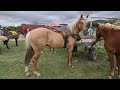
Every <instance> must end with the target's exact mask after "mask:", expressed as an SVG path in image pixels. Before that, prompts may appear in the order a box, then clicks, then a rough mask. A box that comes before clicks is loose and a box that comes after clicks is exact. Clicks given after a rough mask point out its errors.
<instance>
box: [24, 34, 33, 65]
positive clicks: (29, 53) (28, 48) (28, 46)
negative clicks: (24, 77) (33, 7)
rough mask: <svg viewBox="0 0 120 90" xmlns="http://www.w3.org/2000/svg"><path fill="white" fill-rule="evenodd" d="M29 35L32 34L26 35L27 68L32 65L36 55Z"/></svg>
mask: <svg viewBox="0 0 120 90" xmlns="http://www.w3.org/2000/svg"><path fill="white" fill-rule="evenodd" d="M29 34H30V33H29V32H28V33H27V35H26V41H25V42H26V48H25V49H26V53H25V65H27V66H28V64H29V63H30V61H31V58H32V56H33V55H34V50H33V48H32V46H31V44H30V41H29Z"/></svg>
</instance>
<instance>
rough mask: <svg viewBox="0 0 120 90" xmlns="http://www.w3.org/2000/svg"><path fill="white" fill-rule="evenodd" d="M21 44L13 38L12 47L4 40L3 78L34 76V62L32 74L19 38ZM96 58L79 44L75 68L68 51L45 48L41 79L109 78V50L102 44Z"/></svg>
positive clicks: (0, 69)
mask: <svg viewBox="0 0 120 90" xmlns="http://www.w3.org/2000/svg"><path fill="white" fill-rule="evenodd" d="M18 44H19V46H18V47H16V46H15V42H14V41H10V42H9V47H10V49H9V50H8V49H7V48H6V47H5V46H3V43H2V42H0V46H1V48H2V55H0V79H34V75H33V72H32V63H30V71H31V75H30V77H26V76H25V73H24V54H25V43H24V40H22V41H19V43H18ZM97 53H98V56H97V60H96V61H92V60H89V59H88V58H87V52H85V51H84V48H83V47H79V48H78V52H77V53H76V54H74V55H73V64H74V66H75V68H74V69H71V68H68V66H67V64H66V62H67V61H66V51H65V50H64V49H56V53H55V54H52V55H50V54H49V49H48V48H45V49H44V53H43V54H42V56H41V58H40V59H39V72H40V73H41V76H40V77H39V78H40V79H107V76H108V73H109V69H110V66H109V62H108V61H107V59H108V58H107V55H106V51H105V49H104V48H103V47H100V48H99V49H98V51H97ZM116 78H117V72H116V71H115V79H116Z"/></svg>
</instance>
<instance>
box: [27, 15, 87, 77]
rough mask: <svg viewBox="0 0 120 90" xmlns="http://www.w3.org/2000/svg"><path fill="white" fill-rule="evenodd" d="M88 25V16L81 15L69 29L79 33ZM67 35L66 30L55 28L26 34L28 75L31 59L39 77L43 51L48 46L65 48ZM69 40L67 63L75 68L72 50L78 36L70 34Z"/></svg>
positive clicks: (40, 29)
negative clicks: (39, 62)
mask: <svg viewBox="0 0 120 90" xmlns="http://www.w3.org/2000/svg"><path fill="white" fill-rule="evenodd" d="M87 17H88V16H87ZM86 26H87V22H86V18H84V17H83V15H81V16H80V17H79V18H77V19H76V20H75V21H73V22H72V23H71V24H70V25H68V29H69V30H70V31H71V33H73V34H78V33H79V32H80V31H81V30H86ZM65 35H66V33H65V32H62V31H58V30H54V29H53V30H52V29H50V28H37V29H34V30H32V31H30V32H28V34H27V35H26V54H25V73H26V75H27V76H28V75H29V74H30V73H29V68H28V65H29V63H30V61H32V63H33V68H34V74H35V77H39V75H40V73H38V59H39V57H40V56H41V51H42V50H43V49H44V48H45V47H46V46H48V47H51V48H64V36H65ZM67 40H68V43H67V46H66V47H67V64H68V66H69V67H71V68H73V65H72V51H73V47H74V45H75V43H76V38H73V37H72V35H69V36H68V39H67Z"/></svg>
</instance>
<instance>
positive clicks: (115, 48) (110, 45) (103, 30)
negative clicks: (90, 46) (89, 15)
mask: <svg viewBox="0 0 120 90" xmlns="http://www.w3.org/2000/svg"><path fill="white" fill-rule="evenodd" d="M100 37H103V38H104V47H105V49H106V51H107V55H108V57H109V61H110V75H109V76H108V78H109V79H112V78H113V76H114V55H115V57H116V61H117V62H116V63H117V67H118V77H119V78H120V40H119V39H120V26H115V25H112V24H109V23H106V24H98V25H97V28H96V42H97V41H98V40H99V39H100Z"/></svg>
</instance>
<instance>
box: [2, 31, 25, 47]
mask: <svg viewBox="0 0 120 90" xmlns="http://www.w3.org/2000/svg"><path fill="white" fill-rule="evenodd" d="M20 34H23V30H16V31H13V32H10V31H9V32H6V33H4V36H6V37H8V38H9V39H10V38H14V39H15V42H16V46H18V38H19V35H20ZM4 43H6V42H4ZM7 43H8V42H7Z"/></svg>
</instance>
